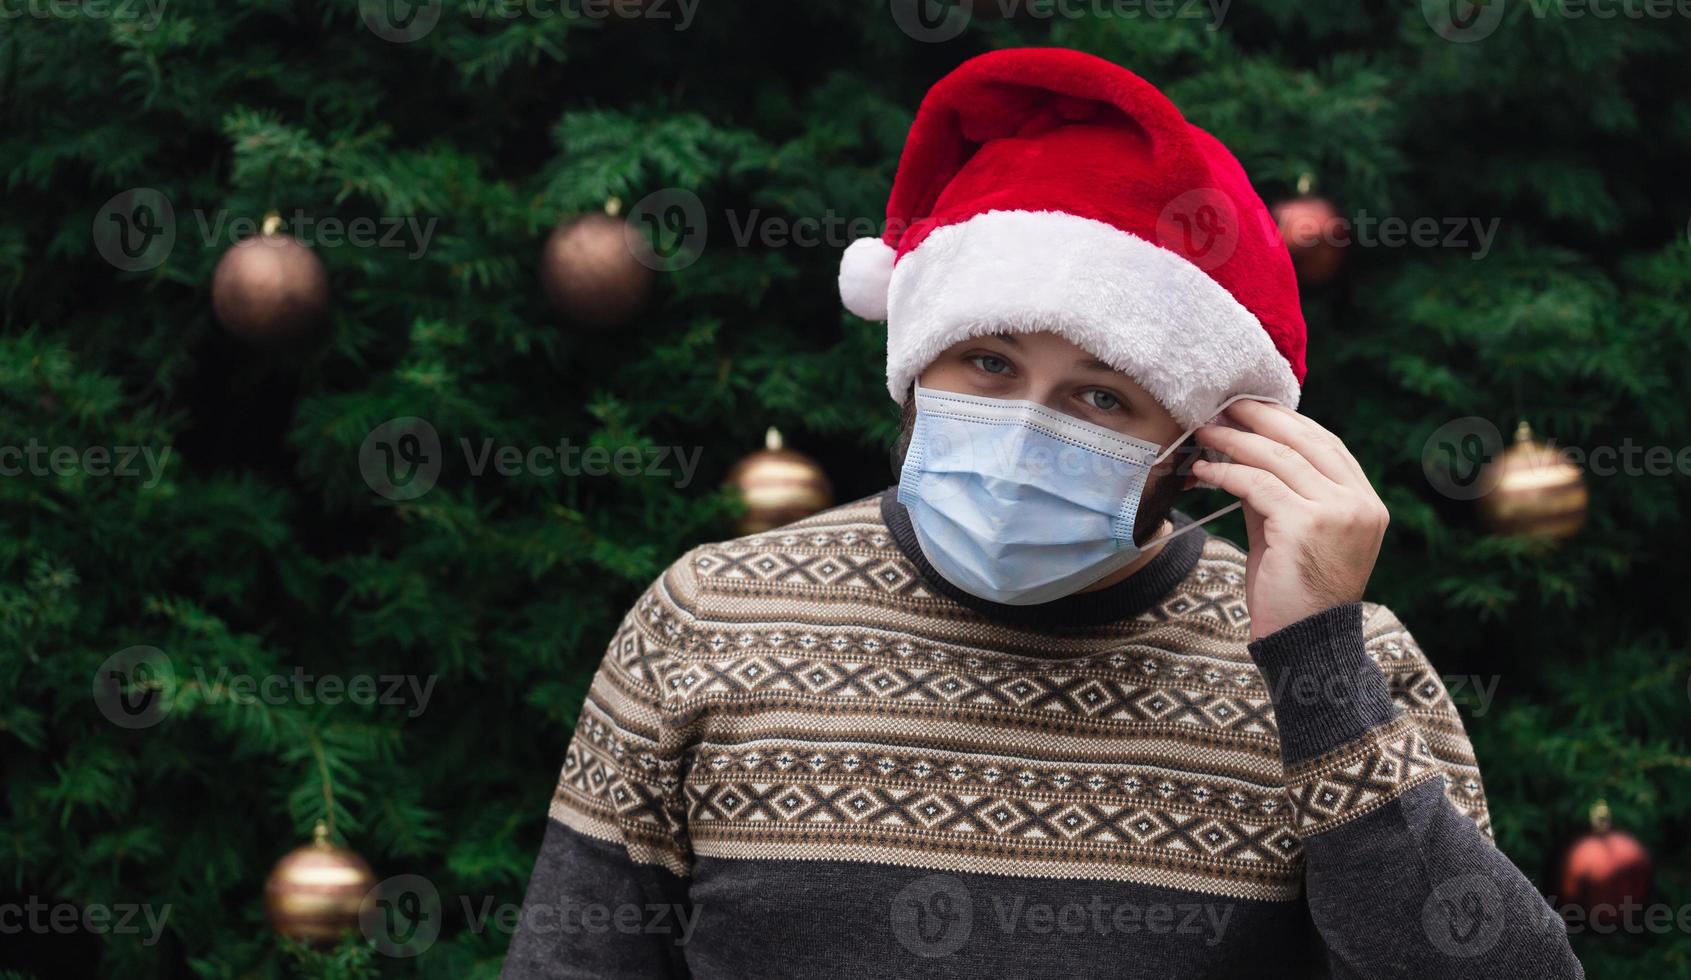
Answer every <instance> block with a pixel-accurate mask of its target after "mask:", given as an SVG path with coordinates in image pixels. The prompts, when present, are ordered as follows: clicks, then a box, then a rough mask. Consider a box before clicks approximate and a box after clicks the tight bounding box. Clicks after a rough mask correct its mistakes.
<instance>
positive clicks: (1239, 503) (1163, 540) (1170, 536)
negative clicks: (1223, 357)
mask: <svg viewBox="0 0 1691 980" xmlns="http://www.w3.org/2000/svg"><path fill="white" fill-rule="evenodd" d="M1247 399H1249V400H1251V401H1259V402H1268V403H1269V404H1271V405H1277V404H1279V403H1278V402H1276V401H1275V400H1274V399H1272V398H1264V397H1263V396H1261V395H1234V396H1233V397H1232V398H1229V399H1227V400H1226V401H1224V402H1222V403H1221V407H1220V408H1217V409H1216V410H1215V411H1213V412H1211V413H1210V416H1209V418H1210V421H1212V422H1213V421H1215V420H1216V419H1217V418H1220V417H1221V413H1222V412H1225V411H1227V408H1228V406H1229V405H1232V404H1233V403H1234V402H1239V401H1245V400H1247ZM1198 428H1199V427H1198V426H1196V425H1194V426H1192V427H1191V428H1190V429H1187V430H1186V431H1185V432H1182V433H1181V434H1180V437H1179V438H1178V439H1175V440H1174V441H1173V442H1170V443H1169V444H1168V448H1167V449H1165V450H1163V451H1162V452H1160V453H1158V454H1157V458H1156V459H1153V460H1151V466H1152V467H1153V468H1155V467H1156V466H1157V464H1159V463H1161V462H1162V461H1163V460H1165V459H1167V458H1168V457H1169V455H1170V454H1172V453H1173V452H1174V451H1175V450H1176V449H1178V448H1179V447H1180V444H1181V443H1183V442H1185V441H1186V437H1187V436H1189V435H1191V434H1192V433H1194V432H1196V431H1198ZM1243 506H1245V502H1244V501H1243V500H1235V501H1233V502H1232V503H1230V504H1228V505H1227V506H1226V507H1223V508H1221V509H1220V510H1218V511H1215V512H1214V513H1212V514H1206V515H1205V516H1203V517H1201V518H1199V519H1197V520H1195V521H1193V522H1192V523H1190V524H1188V525H1186V526H1185V527H1181V528H1176V529H1174V530H1173V531H1170V532H1169V533H1167V534H1165V535H1163V536H1162V537H1160V538H1153V539H1152V540H1150V541H1147V542H1145V543H1144V544H1143V545H1140V547H1139V550H1140V551H1149V550H1151V549H1152V548H1153V547H1156V546H1158V545H1162V544H1167V543H1168V542H1169V541H1172V540H1174V539H1175V538H1178V537H1180V536H1181V535H1182V534H1185V533H1186V532H1187V531H1195V530H1197V529H1198V528H1200V527H1203V526H1204V525H1205V524H1208V523H1209V522H1211V521H1213V520H1215V519H1216V518H1218V517H1221V516H1222V515H1224V514H1231V513H1232V512H1234V511H1236V510H1238V509H1239V508H1241V507H1243Z"/></svg>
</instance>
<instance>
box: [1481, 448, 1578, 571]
mask: <svg viewBox="0 0 1691 980" xmlns="http://www.w3.org/2000/svg"><path fill="white" fill-rule="evenodd" d="M1491 466H1492V471H1491V472H1490V473H1489V474H1487V475H1486V479H1487V480H1488V482H1489V483H1490V484H1491V488H1492V489H1491V492H1489V493H1487V494H1486V495H1485V496H1483V497H1481V498H1480V500H1479V509H1480V520H1481V521H1482V522H1483V523H1484V524H1485V526H1486V528H1487V529H1488V530H1490V531H1491V532H1492V533H1494V534H1511V535H1521V536H1524V537H1534V538H1546V539H1549V540H1556V541H1560V540H1564V539H1567V538H1571V537H1573V536H1574V534H1576V533H1577V532H1578V531H1579V529H1580V526H1581V525H1583V524H1584V523H1585V514H1586V509H1587V505H1588V503H1589V495H1588V494H1587V492H1586V488H1585V477H1584V476H1583V475H1582V474H1581V473H1580V471H1579V467H1577V466H1575V465H1574V464H1573V463H1571V462H1569V461H1568V458H1567V457H1566V456H1565V455H1564V454H1562V453H1561V452H1559V451H1557V450H1556V449H1555V447H1553V446H1550V445H1548V444H1546V443H1542V442H1539V441H1537V440H1536V439H1534V438H1533V433H1532V427H1531V426H1529V425H1527V423H1526V422H1525V421H1523V422H1522V423H1521V424H1520V426H1519V427H1517V428H1516V429H1515V444H1514V445H1513V446H1510V447H1509V448H1508V449H1506V450H1504V452H1503V455H1502V456H1500V457H1498V458H1497V460H1496V461H1495V462H1493V463H1492V464H1491Z"/></svg>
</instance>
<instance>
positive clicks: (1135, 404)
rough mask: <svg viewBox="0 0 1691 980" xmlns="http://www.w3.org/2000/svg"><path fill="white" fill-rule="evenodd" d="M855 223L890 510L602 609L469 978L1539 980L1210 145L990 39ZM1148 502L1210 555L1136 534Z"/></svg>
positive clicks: (1257, 225)
mask: <svg viewBox="0 0 1691 980" xmlns="http://www.w3.org/2000/svg"><path fill="white" fill-rule="evenodd" d="M887 217H888V231H887V233H886V235H885V236H884V237H883V238H882V239H875V240H868V241H865V242H858V243H855V244H854V245H853V246H852V247H851V248H850V249H848V250H847V253H846V256H845V259H844V261H843V263H842V268H841V275H840V286H841V293H842V298H843V299H844V300H845V302H846V304H847V305H848V307H850V308H851V309H852V310H853V312H856V313H859V314H860V315H863V316H867V317H871V318H876V319H885V320H886V321H887V324H888V355H887V378H888V392H889V394H891V395H892V397H893V398H894V399H895V400H896V401H898V402H900V403H901V404H902V405H903V407H904V411H905V434H904V438H903V439H902V440H901V443H900V450H899V458H898V465H899V479H898V484H897V486H896V487H891V488H888V490H887V491H885V492H883V493H881V494H877V495H875V496H873V497H869V498H866V499H863V500H859V501H855V502H853V503H849V504H845V505H843V506H840V507H836V508H833V509H832V510H829V511H826V512H823V513H821V514H818V515H815V516H813V517H810V518H808V519H806V520H803V521H799V522H797V523H795V524H792V525H789V526H787V527H784V528H779V529H777V530H774V531H770V532H767V533H764V534H758V535H752V536H748V537H743V538H739V539H736V540H732V541H727V542H721V543H713V544H707V545H702V546H699V547H697V548H694V549H692V550H691V551H689V552H688V553H687V554H686V555H684V556H682V558H681V559H679V560H678V561H676V562H675V563H674V564H673V565H671V566H670V567H669V569H668V570H667V571H666V572H665V573H664V574H663V575H662V576H660V577H659V579H658V580H656V581H654V582H653V583H652V584H651V586H650V587H649V588H648V589H647V590H646V592H645V594H644V595H643V596H642V597H641V598H640V600H639V601H638V602H637V603H636V604H635V606H634V608H633V609H632V610H630V612H629V614H628V616H627V617H626V618H625V620H624V621H623V624H622V626H621V628H620V629H619V631H618V633H617V635H616V636H615V637H614V638H613V640H612V642H611V644H610V648H609V650H608V651H607V653H606V656H605V659H604V662H603V665H602V666H601V668H600V670H599V672H598V674H597V675H596V676H595V678H594V680H593V684H592V688H591V691H590V693H589V695H588V698H587V701H586V703H585V704H584V705H583V707H582V712H581V720H580V723H579V726H578V728H577V730H576V734H575V737H574V739H573V740H572V742H571V744H570V746H569V749H568V751H567V753H566V756H565V762H564V767H563V774H562V777H561V779H560V781H559V784H558V788H557V791H556V794H555V796H554V799H553V803H552V808H551V822H550V824H549V827H548V830H547V835H546V840H545V844H544V847H543V850H542V853H541V855H540V858H539V861H538V862H537V864H536V867H535V873H534V876H533V879H532V881H531V883H530V887H529V894H528V898H527V901H526V903H525V906H524V917H523V920H522V924H521V926H520V928H519V930H518V932H517V934H516V936H515V937H514V938H513V941H512V944H511V951H510V955H509V958H508V960H507V963H506V968H505V976H506V977H508V978H512V980H517V978H529V977H593V978H607V977H659V976H692V977H698V978H707V980H715V978H743V977H783V978H785V977H795V978H808V977H853V978H859V977H873V978H880V977H897V976H936V977H980V976H1013V977H1071V976H1101V975H1109V976H1131V977H1159V978H1162V977H1173V978H1186V977H1218V978H1220V977H1226V978H1238V977H1315V976H1332V977H1343V978H1383V977H1405V978H1411V977H1413V978H1425V977H1435V976H1436V977H1446V978H1482V977H1483V978H1488V980H1491V978H1498V977H1523V978H1528V977H1530V978H1534V980H1541V978H1564V977H1580V976H1583V972H1582V970H1581V968H1580V966H1579V964H1578V962H1577V961H1576V960H1575V959H1574V957H1573V955H1572V953H1571V952H1570V950H1569V947H1568V943H1567V939H1566V935H1565V933H1564V931H1563V929H1562V926H1561V922H1560V920H1559V919H1557V918H1556V917H1555V916H1554V915H1553V914H1552V913H1551V911H1550V910H1549V908H1548V907H1547V905H1546V904H1545V902H1544V901H1543V900H1542V899H1541V898H1539V897H1538V895H1537V894H1536V892H1535V891H1534V890H1533V888H1532V886H1531V884H1530V883H1529V882H1528V881H1527V880H1526V879H1525V878H1523V877H1522V875H1521V874H1520V873H1519V872H1518V871H1517V870H1516V869H1515V868H1514V867H1513V866H1512V865H1511V864H1510V863H1509V861H1508V859H1507V858H1505V857H1504V856H1503V855H1502V854H1501V853H1500V852H1499V851H1498V850H1497V848H1496V847H1495V845H1493V844H1492V842H1491V841H1490V839H1489V838H1490V829H1489V819H1488V817H1487V813H1486V805H1485V797H1484V791H1483V789H1482V787H1481V783H1480V776H1479V770H1478V768H1477V767H1476V764H1475V760H1474V758H1473V753H1472V749H1471V747H1470V745H1469V742H1468V739H1467V737H1466V734H1465V732H1464V730H1463V726H1462V722H1461V720H1460V718H1459V717H1458V715H1457V712H1456V710H1455V708H1454V707H1453V705H1452V704H1451V702H1450V699H1449V697H1448V696H1447V694H1446V692H1445V690H1444V688H1443V686H1442V684H1441V683H1440V681H1439V679H1438V676H1437V674H1436V673H1435V672H1434V671H1433V669H1432V667H1431V666H1430V664H1429V663H1428V661H1427V659H1426V657H1425V655H1424V654H1423V653H1422V651H1421V650H1420V649H1419V647H1417V646H1416V644H1415V642H1414V639H1413V638H1412V637H1411V636H1410V634H1409V632H1408V631H1407V630H1406V629H1405V628H1404V626H1403V625H1402V624H1401V623H1399V622H1398V621H1397V619H1396V618H1395V617H1394V616H1393V615H1392V614H1391V612H1390V611H1388V610H1387V609H1385V608H1383V607H1381V606H1378V605H1375V604H1372V603H1368V602H1364V601H1362V599H1363V592H1364V588H1365V586H1366V584H1367V580H1368V577H1369V574H1370V572H1371V570H1372V567H1373V564H1374V561H1375V557H1376V555H1377V553H1378V550H1379V547H1380V542H1381V538H1382V535H1383V534H1384V531H1385V527H1386V522H1387V514H1386V511H1385V508H1384V506H1383V505H1382V504H1381V503H1380V500H1379V498H1378V497H1377V496H1376V495H1375V493H1374V491H1373V489H1372V488H1371V487H1370V486H1369V484H1368V480H1367V478H1366V477H1365V475H1364V474H1363V471H1362V469H1361V467H1360V466H1358V465H1357V463H1356V461H1355V459H1353V458H1352V457H1351V455H1350V453H1349V452H1348V451H1347V450H1346V449H1345V447H1344V445H1343V443H1341V442H1340V440H1339V439H1338V438H1337V437H1335V436H1334V435H1332V434H1331V433H1330V432H1328V431H1327V430H1325V429H1323V428H1322V427H1320V426H1319V425H1317V424H1316V423H1314V422H1313V421H1311V420H1309V419H1307V418H1305V417H1303V416H1301V415H1299V414H1297V413H1296V411H1294V409H1295V408H1296V405H1297V401H1298V396H1299V392H1300V386H1301V383H1302V380H1303V374H1304V365H1303V352H1304V325H1303V320H1302V315H1301V313H1300V311H1299V308H1298V301H1297V290H1296V286H1295V283H1294V281H1293V278H1292V270H1291V266H1290V262H1289V260H1288V258H1287V255H1286V252H1285V249H1284V247H1283V246H1282V245H1281V244H1280V242H1279V239H1278V237H1277V235H1276V233H1275V231H1274V228H1273V225H1272V222H1270V221H1268V220H1267V214H1266V209H1265V208H1264V207H1263V205H1262V202H1261V200H1260V199H1259V198H1258V197H1257V196H1256V195H1255V193H1254V191H1252V190H1251V188H1250V184H1249V182H1248V181H1247V180H1246V178H1245V175H1244V172H1243V171H1242V170H1241V169H1240V167H1239V165H1238V163H1237V162H1236V161H1235V160H1234V159H1233V157H1232V156H1231V154H1229V153H1228V152H1227V150H1226V149H1225V148H1223V147H1222V146H1221V144H1220V143H1218V142H1217V141H1216V140H1215V139H1214V138H1212V137H1210V136H1209V135H1208V134H1206V133H1204V132H1202V131H1201V130H1198V129H1197V128H1195V127H1193V126H1191V125H1190V124H1188V123H1187V122H1186V121H1185V120H1184V119H1183V118H1182V117H1181V116H1180V114H1179V112H1178V111H1177V110H1176V109H1175V108H1174V107H1173V106H1172V105H1171V104H1170V103H1169V102H1168V101H1167V100H1166V99H1165V98H1163V96H1162V95H1161V94H1160V93H1158V92H1157V91H1156V90H1155V89H1154V88H1152V87H1151V86H1150V85H1149V84H1148V83H1146V82H1144V81H1143V80H1141V79H1139V78H1137V77H1136V76H1134V75H1132V74H1131V73H1129V72H1127V71H1125V70H1123V69H1121V68H1119V67H1116V66H1114V65H1110V64H1108V63H1106V62H1103V61H1101V60H1099V59H1096V58H1093V57H1090V56H1087V55H1083V54H1079V53H1077V52H1072V51H1064V50H1056V49H1042V50H1011V51H1000V52H996V53H993V54H989V55H984V56H982V57H979V58H976V59H974V60H972V61H970V62H968V63H966V64H964V65H963V66H961V67H960V68H958V69H957V70H956V71H955V72H953V73H952V74H951V75H949V76H947V77H946V78H945V79H943V80H941V81H940V82H939V83H938V84H936V85H935V86H934V88H933V89H932V90H931V91H930V92H929V93H928V96H927V98H926V99H925V100H924V102H923V104H922V107H921V110H920V111H919V113H918V115H917V117H916V121H915V123H914V125H913V126H912V128H911V133H910V138H909V142H908V144H907V145H906V148H905V151H904V154H903V157H902V159H901V161H900V164H899V170H898V175H897V178H896V180H895V182H894V185H893V188H892V194H891V198H890V200H889V203H888V215H887ZM1218 413H1222V414H1221V415H1220V416H1219V421H1220V422H1221V423H1223V424H1210V425H1206V424H1205V423H1206V422H1207V421H1209V420H1212V419H1217V417H1218ZM1194 441H1195V444H1196V447H1197V448H1198V449H1200V450H1202V455H1204V456H1205V457H1206V458H1204V459H1199V460H1192V459H1191V454H1189V453H1188V454H1184V455H1181V454H1179V453H1180V450H1182V449H1186V448H1190V447H1191V446H1192V443H1193V442H1194ZM1192 481H1201V482H1203V483H1207V484H1210V485H1213V486H1216V487H1219V488H1220V489H1222V490H1224V491H1226V492H1228V493H1230V494H1233V495H1234V496H1236V497H1237V498H1239V500H1240V501H1241V502H1242V504H1243V507H1244V512H1245V517H1246V527H1247V532H1248V536H1249V550H1248V552H1241V551H1240V549H1238V548H1237V547H1235V546H1234V545H1232V544H1230V543H1229V542H1226V541H1223V540H1220V539H1218V538H1213V537H1209V536H1207V535H1205V534H1204V532H1203V530H1202V528H1201V526H1200V524H1199V522H1194V521H1192V520H1191V519H1189V518H1188V517H1186V516H1185V515H1184V514H1181V513H1179V512H1177V511H1174V510H1172V505H1173V502H1174V497H1175V496H1176V495H1177V494H1178V493H1179V491H1180V490H1181V489H1182V488H1183V486H1184V485H1186V484H1188V483H1190V482H1192Z"/></svg>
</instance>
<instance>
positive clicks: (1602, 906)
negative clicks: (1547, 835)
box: [1557, 800, 1651, 927]
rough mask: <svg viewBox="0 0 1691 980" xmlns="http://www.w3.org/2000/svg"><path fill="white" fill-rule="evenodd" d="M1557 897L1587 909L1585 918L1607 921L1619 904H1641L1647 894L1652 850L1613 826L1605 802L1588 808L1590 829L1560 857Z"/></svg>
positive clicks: (1605, 923) (1599, 923) (1617, 911)
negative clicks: (1559, 887) (1646, 848)
mask: <svg viewBox="0 0 1691 980" xmlns="http://www.w3.org/2000/svg"><path fill="white" fill-rule="evenodd" d="M1557 877H1558V878H1559V879H1560V881H1561V885H1562V894H1561V900H1562V901H1563V902H1566V903H1568V904H1571V905H1576V906H1579V907H1580V908H1582V909H1584V910H1585V914H1586V917H1587V921H1589V922H1590V923H1591V924H1592V925H1594V926H1598V927H1606V926H1609V925H1611V924H1612V923H1613V922H1614V920H1615V918H1616V916H1617V915H1619V914H1620V909H1621V906H1622V905H1623V904H1624V905H1630V906H1632V907H1638V906H1642V905H1643V904H1644V903H1645V902H1646V901H1647V900H1648V899H1649V897H1650V878H1651V864H1650V852H1649V851H1646V850H1645V849H1644V845H1643V844H1640V843H1639V842H1638V839H1637V838H1636V837H1633V836H1632V835H1631V834H1628V833H1626V832H1625V831H1620V830H1615V829H1614V827H1613V826H1612V820H1611V815H1610V813H1609V805H1608V804H1607V803H1605V802H1603V801H1602V800H1598V801H1597V804H1596V805H1595V806H1593V807H1592V808H1591V832H1590V833H1588V834H1585V835H1584V836H1582V837H1580V838H1579V840H1576V841H1574V843H1573V846H1572V847H1570V848H1568V850H1567V853H1566V854H1564V855H1563V857H1562V867H1561V873H1560V874H1559V875H1558V876H1557Z"/></svg>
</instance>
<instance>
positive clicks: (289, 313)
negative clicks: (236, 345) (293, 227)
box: [211, 211, 329, 349]
mask: <svg viewBox="0 0 1691 980" xmlns="http://www.w3.org/2000/svg"><path fill="white" fill-rule="evenodd" d="M281 227H282V216H281V215H279V214H277V213H276V212H274V211H272V212H270V213H269V214H267V215H265V216H264V225H263V228H262V230H261V231H260V232H259V233H258V234H257V235H254V236H252V237H251V238H245V239H242V240H241V241H239V242H236V243H235V244H234V245H233V246H232V247H231V248H230V249H229V251H227V252H225V253H223V258H222V259H220V260H218V263H217V271H215V272H213V273H212V277H211V310H212V313H213V314H215V315H216V316H217V322H218V323H221V324H222V325H223V328H224V329H225V330H227V331H229V332H230V333H232V334H234V335H235V336H237V337H239V338H241V339H242V340H244V341H246V342H247V343H249V344H252V345H254V346H256V347H261V348H271V349H274V348H286V347H290V346H293V345H294V344H297V343H298V342H300V341H302V340H304V339H305V338H306V337H308V336H310V334H311V332H312V328H313V327H315V326H316V325H317V324H318V322H319V321H320V320H321V319H322V317H323V313H324V311H325V310H327V309H328V306H329V276H328V273H326V272H324V270H323V262H322V260H320V259H318V258H317V256H316V254H315V253H313V252H312V251H311V249H309V248H307V247H305V246H304V245H302V244H300V242H299V241H298V240H297V239H295V238H293V237H292V236H289V235H285V234H282V233H281Z"/></svg>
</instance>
